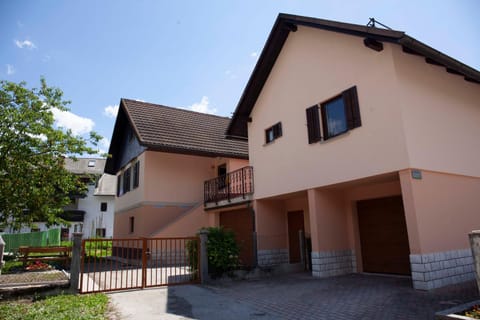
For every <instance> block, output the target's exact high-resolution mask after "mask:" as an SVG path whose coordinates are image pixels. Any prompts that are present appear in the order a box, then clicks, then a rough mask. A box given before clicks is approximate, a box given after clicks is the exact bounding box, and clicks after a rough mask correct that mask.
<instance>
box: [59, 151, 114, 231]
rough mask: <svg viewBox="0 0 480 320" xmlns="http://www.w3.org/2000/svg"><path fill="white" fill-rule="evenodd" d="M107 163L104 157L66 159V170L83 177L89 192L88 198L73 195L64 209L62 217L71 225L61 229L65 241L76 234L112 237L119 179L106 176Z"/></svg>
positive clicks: (86, 196)
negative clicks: (70, 201) (117, 181)
mask: <svg viewBox="0 0 480 320" xmlns="http://www.w3.org/2000/svg"><path fill="white" fill-rule="evenodd" d="M105 162H106V160H105V159H101V158H78V159H76V160H73V159H70V158H67V159H66V161H65V167H66V169H67V170H68V171H70V172H72V173H74V174H77V175H79V176H81V179H82V180H83V181H84V182H85V183H86V184H87V188H88V189H87V192H86V195H78V196H73V197H72V203H71V204H70V205H69V206H67V207H66V208H65V212H64V215H63V217H64V218H65V219H66V220H68V221H70V222H72V225H71V226H70V227H69V228H62V238H65V239H69V238H70V237H71V235H72V233H73V232H82V233H83V237H84V238H96V237H101V238H105V237H107V238H111V237H112V236H113V213H114V207H115V186H116V180H115V177H114V176H112V175H107V174H103V169H104V167H105Z"/></svg>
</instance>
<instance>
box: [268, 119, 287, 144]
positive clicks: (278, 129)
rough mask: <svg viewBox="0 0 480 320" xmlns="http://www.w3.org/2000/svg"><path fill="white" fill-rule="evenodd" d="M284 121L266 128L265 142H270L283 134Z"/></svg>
mask: <svg viewBox="0 0 480 320" xmlns="http://www.w3.org/2000/svg"><path fill="white" fill-rule="evenodd" d="M282 134H283V132H282V123H281V122H279V123H277V124H275V125H273V126H271V127H270V128H268V129H266V130H265V143H270V142H272V141H274V140H276V139H278V138H280V137H281V136H282Z"/></svg>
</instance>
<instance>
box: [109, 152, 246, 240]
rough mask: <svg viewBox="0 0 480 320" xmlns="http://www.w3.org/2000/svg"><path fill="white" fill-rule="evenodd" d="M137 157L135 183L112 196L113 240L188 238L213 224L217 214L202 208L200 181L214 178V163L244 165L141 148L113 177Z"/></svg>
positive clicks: (233, 167)
mask: <svg viewBox="0 0 480 320" xmlns="http://www.w3.org/2000/svg"><path fill="white" fill-rule="evenodd" d="M137 161H139V163H140V174H139V181H140V183H139V186H138V187H137V188H132V189H131V190H130V191H129V192H126V193H124V194H122V195H121V196H117V198H116V207H115V211H116V212H115V227H114V230H115V234H114V237H116V238H138V237H157V238H158V237H188V236H194V235H195V234H196V233H197V231H198V230H199V229H200V228H202V227H208V226H216V225H218V217H216V215H218V214H215V212H213V213H207V212H206V211H205V210H204V203H203V201H204V197H203V194H204V182H205V181H207V180H209V179H212V178H215V177H216V176H217V168H218V166H221V165H226V167H227V171H233V170H237V169H239V168H242V167H245V166H246V165H248V160H241V159H233V158H223V157H202V156H196V155H183V154H176V153H166V152H156V151H144V152H143V153H142V154H140V155H139V156H138V157H136V158H134V159H132V160H131V161H130V162H129V164H127V165H126V166H125V167H124V168H122V170H121V171H120V172H119V173H118V174H117V176H119V175H122V174H123V172H124V171H125V170H126V169H128V168H129V167H131V166H133V165H134V164H135V163H136V162H137ZM132 219H133V221H132ZM132 223H133V228H132V226H131V225H132ZM132 229H133V231H132Z"/></svg>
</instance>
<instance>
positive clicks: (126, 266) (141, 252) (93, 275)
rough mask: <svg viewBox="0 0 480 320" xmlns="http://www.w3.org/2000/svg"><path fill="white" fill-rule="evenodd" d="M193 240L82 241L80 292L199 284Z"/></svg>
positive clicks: (196, 244)
mask: <svg viewBox="0 0 480 320" xmlns="http://www.w3.org/2000/svg"><path fill="white" fill-rule="evenodd" d="M198 246H199V241H198V238H196V237H190V238H136V239H115V238H114V239H85V240H83V241H82V262H81V266H80V288H79V289H80V292H81V293H92V292H106V291H116V290H127V289H139V288H147V287H156V286H166V285H174V284H185V283H194V282H199V280H200V279H199V267H198V262H199V259H198V252H199V250H198Z"/></svg>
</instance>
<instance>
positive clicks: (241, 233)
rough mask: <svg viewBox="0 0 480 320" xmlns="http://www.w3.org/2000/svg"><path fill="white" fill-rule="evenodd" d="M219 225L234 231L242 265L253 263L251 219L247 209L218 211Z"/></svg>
mask: <svg viewBox="0 0 480 320" xmlns="http://www.w3.org/2000/svg"><path fill="white" fill-rule="evenodd" d="M220 225H221V226H222V227H224V228H225V229H229V230H232V231H233V232H234V233H235V240H237V243H238V245H239V246H240V257H239V258H240V262H241V264H242V265H243V266H252V264H253V220H252V214H251V213H250V211H249V210H248V209H241V210H232V211H224V212H221V213H220Z"/></svg>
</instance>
